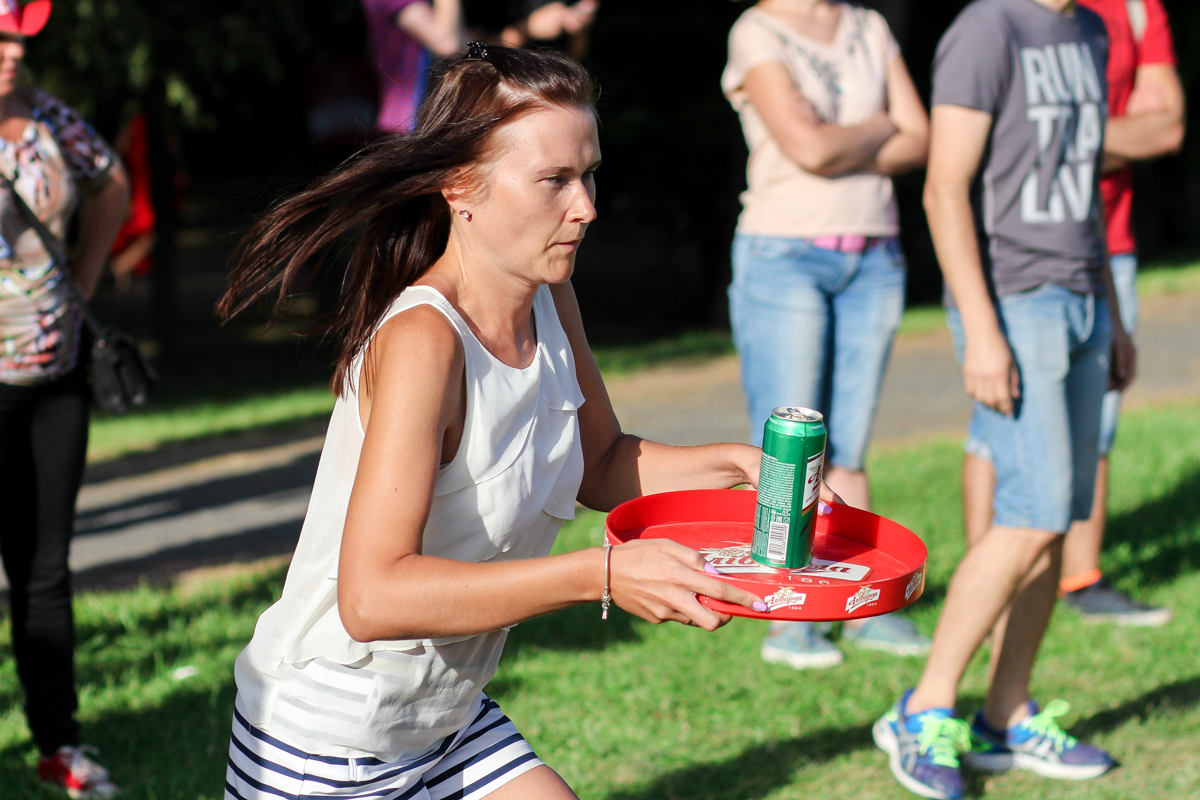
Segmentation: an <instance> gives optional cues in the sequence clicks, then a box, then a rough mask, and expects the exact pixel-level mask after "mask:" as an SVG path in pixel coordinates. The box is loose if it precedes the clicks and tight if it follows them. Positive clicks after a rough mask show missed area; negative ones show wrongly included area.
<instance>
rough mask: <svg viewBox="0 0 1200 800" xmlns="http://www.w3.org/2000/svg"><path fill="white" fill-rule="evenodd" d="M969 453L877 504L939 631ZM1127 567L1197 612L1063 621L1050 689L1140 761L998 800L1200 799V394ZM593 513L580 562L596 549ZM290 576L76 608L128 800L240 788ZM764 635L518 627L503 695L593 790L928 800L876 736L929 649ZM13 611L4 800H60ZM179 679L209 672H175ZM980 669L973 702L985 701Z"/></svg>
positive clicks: (1012, 779) (911, 458)
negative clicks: (273, 625)
mask: <svg viewBox="0 0 1200 800" xmlns="http://www.w3.org/2000/svg"><path fill="white" fill-rule="evenodd" d="M959 463H960V450H959V448H958V446H957V444H956V443H955V442H952V441H948V440H935V441H930V442H925V443H921V444H914V445H904V446H895V447H891V448H885V449H879V450H878V451H877V452H876V453H875V454H874V456H873V459H872V463H871V470H872V475H873V480H874V488H875V495H876V499H877V504H878V510H879V511H880V512H881V513H884V514H886V515H887V516H890V517H892V518H894V519H897V520H899V521H901V522H903V523H905V524H907V525H908V526H910V527H911V528H913V529H914V530H916V531H917V532H918V533H920V534H921V535H922V536H923V537H924V538H925V539H926V541H927V543H928V544H929V548H930V561H929V579H928V584H927V591H926V597H925V598H924V599H923V600H922V601H921V602H920V603H918V604H917V606H916V607H915V608H914V609H913V611H912V616H913V617H914V619H915V620H916V621H917V623H918V624H919V625H920V626H921V627H922V628H923V629H924V630H926V631H927V632H928V631H931V630H932V627H933V625H934V623H935V620H936V617H937V613H938V609H939V605H940V603H941V599H942V596H943V593H944V590H945V585H946V581H947V579H948V577H949V575H950V573H951V571H952V569H953V567H954V565H955V564H956V563H957V560H958V559H959V557H960V555H961V553H962V534H961V523H960V518H959V510H958V508H959V491H958V480H957V473H958V467H959ZM1113 470H1114V472H1113V474H1114V476H1115V478H1116V481H1115V486H1114V490H1113V496H1112V513H1113V518H1112V523H1111V531H1110V537H1109V538H1110V547H1109V549H1108V551H1107V554H1106V556H1105V558H1106V569H1107V571H1108V574H1109V576H1110V577H1111V578H1112V579H1113V580H1115V581H1116V582H1117V584H1118V585H1119V586H1121V587H1123V588H1125V589H1129V590H1136V592H1137V594H1138V595H1139V596H1141V597H1144V598H1146V599H1148V600H1150V601H1152V602H1157V603H1164V604H1167V605H1170V606H1171V607H1172V608H1174V609H1175V610H1176V612H1177V617H1176V619H1175V620H1174V622H1172V623H1171V624H1170V625H1169V626H1168V627H1166V628H1162V629H1158V630H1136V629H1118V628H1114V627H1105V626H1089V625H1085V624H1083V623H1081V622H1080V621H1079V620H1078V619H1077V618H1076V617H1074V616H1073V615H1072V614H1071V613H1070V612H1069V611H1067V610H1064V609H1059V610H1058V611H1057V612H1056V614H1055V617H1054V620H1053V622H1052V625H1051V629H1050V633H1049V635H1048V637H1047V640H1046V643H1045V646H1044V647H1043V652H1042V658H1041V661H1040V664H1039V667H1038V670H1037V672H1036V674H1035V678H1034V684H1035V691H1036V694H1037V696H1038V697H1040V698H1042V699H1043V700H1049V699H1051V698H1055V697H1062V698H1065V699H1068V700H1069V701H1070V702H1071V703H1072V704H1073V709H1072V711H1071V713H1070V716H1069V717H1068V718H1067V719H1066V720H1065V722H1066V724H1067V725H1068V726H1069V728H1070V729H1071V730H1072V731H1073V732H1074V733H1076V734H1078V735H1081V736H1086V737H1087V738H1088V739H1090V740H1091V741H1093V742H1095V743H1097V744H1099V745H1102V746H1104V747H1107V748H1109V749H1111V750H1112V752H1113V753H1115V754H1116V755H1117V757H1118V758H1119V759H1120V761H1121V767H1120V768H1119V769H1117V770H1115V771H1114V772H1113V773H1111V774H1110V775H1107V776H1105V777H1103V778H1100V779H1098V780H1095V781H1091V782H1087V783H1081V784H1076V783H1066V782H1055V781H1050V780H1046V779H1041V778H1037V777H1034V776H1032V775H1027V774H1012V775H1005V776H1000V777H996V778H992V779H990V780H987V781H983V780H977V781H976V782H975V783H974V784H973V790H974V792H976V793H977V794H979V795H981V796H986V797H988V798H1013V799H1016V798H1020V799H1021V800H1026V799H1027V798H1030V799H1033V798H1083V797H1087V798H1112V800H1117V799H1118V798H1119V799H1120V800H1131V799H1133V800H1151V799H1152V798H1161V799H1162V800H1178V799H1179V798H1183V797H1196V796H1200V759H1198V758H1197V756H1196V753H1197V752H1200V664H1198V661H1197V649H1196V644H1195V643H1196V642H1197V641H1198V640H1200V617H1198V615H1197V611H1196V609H1197V608H1200V404H1197V403H1191V404H1185V405H1177V406H1169V407H1162V408H1149V409H1142V410H1140V411H1137V412H1135V413H1133V414H1130V415H1129V416H1128V418H1127V421H1126V423H1125V425H1124V427H1123V428H1122V442H1121V444H1120V446H1119V447H1118V450H1117V452H1116V453H1115V454H1114V464H1113ZM602 525H603V517H602V515H600V514H596V513H585V514H581V515H580V517H579V518H578V519H577V520H576V521H575V522H573V523H571V524H569V525H568V526H567V527H566V528H565V529H564V533H563V536H562V537H561V539H560V544H559V547H560V548H567V549H569V548H578V547H584V546H588V545H591V544H594V543H596V542H597V541H598V540H599V536H600V531H601V528H602ZM281 584H282V572H281V570H279V569H275V570H267V571H260V572H258V573H253V574H243V575H240V576H234V577H225V578H222V579H212V580H209V581H207V582H200V583H197V582H194V581H193V582H191V583H188V584H185V585H180V586H176V587H175V588H171V589H158V588H150V587H142V588H140V589H136V590H131V591H123V592H117V593H111V594H85V595H82V596H80V597H78V598H77V600H76V610H77V624H78V630H79V648H78V672H79V676H78V677H79V683H80V686H81V695H82V697H81V700H82V710H81V713H80V716H81V719H82V721H83V724H84V734H85V739H86V741H89V742H92V743H95V744H97V745H99V746H101V747H102V748H103V751H104V752H103V759H102V760H103V762H104V763H105V764H106V765H108V766H109V767H110V768H111V770H112V771H113V774H114V777H115V778H116V779H117V780H118V781H119V782H120V783H121V784H122V785H123V786H124V787H125V788H126V794H125V797H127V798H129V799H130V800H143V799H145V800H199V799H200V798H206V799H207V798H213V799H214V800H215V798H219V797H220V796H221V787H222V776H223V773H224V760H225V749H226V747H227V743H228V735H229V720H230V713H231V708H232V703H233V691H234V690H233V686H232V666H233V660H234V658H235V656H236V655H237V653H238V651H239V650H240V649H241V647H242V646H243V645H244V644H245V642H246V640H247V639H248V638H249V637H250V635H251V633H252V631H253V627H254V622H255V619H256V617H257V615H258V613H259V612H260V611H261V610H262V609H263V608H265V607H266V605H267V604H268V603H270V602H271V600H272V598H274V597H275V596H277V594H278V592H279V591H280V587H281ZM764 628H765V624H764V623H761V622H751V621H747V620H735V621H734V622H733V623H732V624H730V625H729V626H727V627H726V628H724V629H723V630H721V631H719V632H717V633H716V634H712V635H710V634H705V633H704V632H702V631H699V630H696V629H690V628H684V627H681V626H678V625H664V626H659V627H655V626H651V625H648V624H644V623H642V622H641V621H639V620H635V619H633V618H631V617H630V616H628V615H626V614H625V613H624V612H620V611H617V612H615V614H614V615H612V616H611V617H610V619H609V620H608V621H607V622H606V623H602V622H601V621H600V613H599V608H598V606H597V605H595V604H592V605H587V606H582V607H578V608H575V609H571V610H568V611H565V612H561V613H558V614H554V615H551V616H548V617H545V618H542V619H539V620H535V621H531V622H528V623H525V624H522V625H520V626H518V627H517V628H516V629H515V630H514V631H513V634H512V636H511V637H510V639H509V647H508V650H507V653H506V655H505V658H504V660H503V661H502V663H501V667H500V671H499V673H498V675H497V676H496V679H495V680H494V681H493V682H492V684H491V685H490V686H489V693H491V694H492V695H493V696H494V697H495V698H497V699H498V700H500V701H501V702H502V703H503V705H504V708H505V710H506V712H507V713H508V714H509V715H510V716H511V717H512V718H513V719H514V720H515V721H516V723H517V724H518V726H519V727H520V728H521V729H522V731H523V732H524V733H525V735H526V736H527V737H528V738H529V739H530V740H531V742H532V743H533V744H534V746H535V747H536V748H537V750H538V752H539V753H540V754H541V755H542V757H543V758H545V759H546V761H548V762H549V763H550V764H551V765H552V766H554V767H555V768H557V769H558V770H559V771H560V772H561V773H562V774H563V775H564V776H565V777H566V778H567V780H568V781H569V782H570V783H571V784H572V785H573V786H574V787H575V788H576V790H577V791H578V792H579V794H580V796H581V797H583V798H606V799H607V800H672V799H674V798H680V799H682V798H686V799H687V800H706V799H708V800H759V799H760V798H761V799H763V800H766V798H770V799H771V800H784V798H787V799H789V800H800V799H801V798H805V799H807V798H814V797H830V798H854V800H860V799H862V800H865V799H866V798H901V797H908V796H909V795H907V794H906V793H905V792H904V791H903V790H901V789H900V788H899V787H898V786H897V785H896V784H895V782H894V781H893V779H892V778H891V776H890V774H889V773H888V771H887V767H886V764H885V759H884V757H883V756H882V754H881V753H879V752H877V751H875V750H874V749H873V746H872V745H871V741H870V725H871V723H872V722H873V721H874V719H875V718H876V717H877V716H878V715H879V714H880V713H882V712H883V711H884V710H885V709H886V708H887V707H888V706H889V704H891V703H892V702H893V701H894V700H895V698H896V697H897V696H898V695H899V694H900V693H901V692H902V691H903V690H904V688H905V687H907V686H909V685H911V684H912V683H913V682H914V680H915V679H916V677H917V675H918V672H919V670H920V667H921V661H920V660H919V659H898V658H895V657H890V656H886V655H882V654H876V653H868V652H860V651H855V650H852V649H849V648H847V660H846V663H845V664H844V665H843V666H842V667H840V668H837V669H834V670H827V671H819V672H804V673H801V672H795V671H793V670H790V669H788V668H787V667H781V666H773V665H767V664H764V663H763V662H762V661H761V660H759V658H758V655H757V649H758V645H759V643H760V641H761V637H762V635H763V632H764ZM10 650H11V643H10V639H9V631H8V623H7V621H3V622H0V797H3V799H4V800H35V799H44V800H50V798H56V797H58V795H57V794H55V793H54V792H52V791H50V790H47V789H44V788H41V787H40V786H39V785H38V784H37V783H36V782H35V781H34V780H33V778H32V766H33V764H34V762H35V757H36V756H35V753H34V750H33V747H32V745H31V743H30V742H29V739H28V731H27V729H26V727H25V723H24V719H23V717H22V715H21V713H20V711H19V710H18V709H19V704H20V692H19V689H18V685H17V679H16V674H15V669H14V666H13V662H12V658H11V657H10ZM182 667H194V668H195V675H194V676H193V677H188V678H184V679H178V678H177V677H176V674H177V670H179V669H180V668H182ZM983 680H984V660H983V655H982V654H981V655H980V657H978V658H977V659H976V660H975V662H974V663H973V665H972V667H971V669H970V671H969V674H968V676H967V678H966V681H965V684H964V686H963V702H962V710H963V711H970V710H972V709H973V708H974V707H975V706H976V705H977V704H978V702H979V698H980V695H981V692H982V691H983V686H984V684H983Z"/></svg>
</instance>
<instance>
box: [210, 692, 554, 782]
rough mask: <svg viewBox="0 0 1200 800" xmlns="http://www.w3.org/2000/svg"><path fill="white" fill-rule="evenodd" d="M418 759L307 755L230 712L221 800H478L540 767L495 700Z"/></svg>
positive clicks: (484, 702)
mask: <svg viewBox="0 0 1200 800" xmlns="http://www.w3.org/2000/svg"><path fill="white" fill-rule="evenodd" d="M480 698H481V701H482V706H481V708H480V710H479V713H478V714H477V715H476V716H475V719H474V720H473V721H472V722H471V723H470V724H469V725H467V726H466V727H464V728H463V729H462V730H460V731H459V732H458V733H455V734H452V735H450V736H447V737H446V738H445V739H443V740H442V741H441V742H439V743H438V744H437V745H435V746H434V747H432V748H430V749H429V750H428V751H427V752H425V753H424V754H422V755H420V756H417V757H416V758H411V759H407V760H404V761H393V762H390V763H389V762H385V761H380V760H378V759H375V758H333V757H331V756H318V755H312V754H310V753H305V752H304V751H302V750H299V749H298V748H295V747H292V746H291V745H289V744H286V743H284V742H281V741H280V740H279V739H276V738H274V737H273V736H270V735H269V734H267V733H264V732H263V731H260V730H259V729H258V728H255V727H254V726H253V725H251V724H250V723H249V722H247V721H246V719H245V717H243V716H242V715H241V713H240V712H239V711H238V710H237V709H236V708H235V709H234V711H233V738H232V739H231V740H230V742H229V766H228V768H227V770H226V772H225V800H278V798H281V797H283V798H287V799H288V800H325V799H326V798H346V799H347V800H349V798H354V799H355V800H359V798H361V799H362V800H368V799H369V800H478V798H483V797H486V796H487V795H489V794H491V793H492V792H494V791H496V790H497V789H499V788H500V787H501V786H503V785H504V784H506V783H508V782H509V781H511V780H513V779H514V778H516V777H517V776H519V775H522V774H524V773H526V772H528V771H529V770H531V769H533V768H534V767H537V766H540V765H541V764H542V760H541V759H540V758H538V757H537V755H536V754H535V753H534V752H533V748H532V747H530V746H529V743H528V742H526V741H525V737H523V736H521V734H520V733H519V732H518V731H517V728H516V726H515V725H513V723H512V720H510V719H509V718H508V717H506V716H505V715H504V712H503V711H501V710H500V706H499V705H498V704H497V703H496V701H495V700H492V699H491V698H490V697H488V696H487V695H480Z"/></svg>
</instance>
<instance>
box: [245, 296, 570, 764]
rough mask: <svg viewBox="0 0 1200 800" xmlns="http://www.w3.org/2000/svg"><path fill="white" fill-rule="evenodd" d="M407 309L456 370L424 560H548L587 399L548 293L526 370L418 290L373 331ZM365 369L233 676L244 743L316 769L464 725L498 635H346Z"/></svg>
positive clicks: (432, 739) (341, 410)
mask: <svg viewBox="0 0 1200 800" xmlns="http://www.w3.org/2000/svg"><path fill="white" fill-rule="evenodd" d="M418 305H431V306H433V307H434V308H436V309H438V310H439V311H441V312H442V313H443V314H444V315H445V316H446V318H447V319H448V320H449V321H450V323H451V324H452V325H453V326H454V328H455V330H456V331H458V335H459V338H460V339H461V340H462V345H463V351H464V353H465V355H466V424H465V427H464V429H463V436H462V442H461V444H460V445H459V448H458V452H457V453H456V454H455V456H454V459H453V460H452V461H451V462H450V463H449V464H446V465H444V466H443V467H442V468H441V469H440V470H439V471H438V476H437V482H436V484H435V486H434V492H433V494H434V496H433V503H432V507H431V509H430V512H429V521H428V522H427V523H426V526H425V531H424V538H423V540H422V545H421V552H422V553H423V554H425V555H432V556H439V557H442V558H453V559H456V560H459V561H470V562H484V561H508V560H512V559H520V558H535V557H539V556H545V555H548V554H549V552H550V548H551V547H552V546H553V544H554V539H555V537H556V536H557V535H558V531H559V528H561V527H562V523H563V521H564V520H568V519H573V518H574V516H575V497H576V495H577V494H578V493H579V484H580V481H581V480H582V478H583V451H582V449H581V446H580V442H579V423H578V420H577V412H578V408H579V406H580V405H582V403H583V395H582V393H581V392H580V390H579V383H578V382H577V380H576V377H575V360H574V357H573V355H572V352H571V346H570V344H569V343H568V341H567V336H566V333H565V332H564V331H563V328H562V325H561V323H560V322H559V320H558V313H557V311H556V309H555V307H554V300H553V298H552V297H551V295H550V290H549V288H548V287H545V286H543V287H541V288H540V289H538V292H537V296H536V298H535V299H534V303H533V319H534V325H535V330H536V333H537V338H538V343H537V354H536V356H535V357H534V359H533V363H532V364H531V365H530V366H528V367H526V368H525V369H517V368H515V367H510V366H507V365H506V364H504V363H502V362H501V361H499V360H498V359H497V358H495V357H494V356H493V355H492V354H491V353H489V352H488V351H487V349H486V348H484V346H483V345H482V344H480V342H479V340H478V339H476V338H475V335H474V334H473V333H472V332H471V330H470V328H469V327H467V324H466V322H464V321H463V319H462V317H461V316H459V314H458V312H457V311H455V310H454V308H453V307H452V306H451V305H450V303H449V302H448V301H447V300H446V298H444V297H443V296H442V295H441V294H440V293H439V292H438V291H437V290H436V289H433V288H431V287H429V286H412V287H409V288H408V289H406V290H405V291H404V292H403V293H402V294H401V295H400V296H399V297H398V298H396V300H395V302H394V303H392V306H391V308H390V309H389V310H388V312H387V313H386V314H385V315H384V317H383V319H382V320H381V321H380V323H379V324H380V325H383V323H384V322H386V321H387V320H388V319H390V318H391V317H393V316H395V315H396V314H399V313H400V312H402V311H405V310H406V309H409V308H412V307H414V306H418ZM364 350H365V348H364ZM361 359H362V356H361V355H360V356H359V358H358V359H356V360H355V363H354V364H353V366H352V368H351V370H350V376H351V377H350V380H349V384H348V386H347V390H346V391H345V392H344V393H343V395H342V397H340V398H339V399H338V401H337V403H336V405H335V406H334V409H333V416H332V417H331V418H330V421H329V430H328V432H327V433H326V435H325V445H324V447H323V448H322V450H321V461H320V465H319V466H318V467H317V477H316V481H315V483H314V485H313V492H312V498H311V499H310V500H309V505H308V513H307V514H306V516H305V518H304V527H303V529H302V531H301V533H300V541H299V544H298V545H297V546H296V553H295V556H294V557H293V558H292V563H291V567H290V568H289V569H288V575H287V581H286V583H285V584H284V587H283V596H282V597H281V598H280V600H279V601H278V602H277V603H275V604H274V605H273V606H271V607H270V608H268V609H267V610H266V611H265V612H263V615H262V616H261V617H260V618H259V620H258V625H257V626H256V627H255V630H254V638H253V639H251V641H250V644H249V645H247V647H246V649H245V650H243V651H242V653H241V655H239V656H238V659H237V663H236V665H235V667H234V673H235V677H236V682H237V688H238V707H239V709H240V710H241V713H242V714H243V715H244V716H245V717H246V718H247V720H248V721H249V722H250V723H251V724H253V725H255V726H256V727H258V728H260V729H262V730H265V731H267V732H269V733H271V734H272V735H274V736H276V737H278V738H280V739H283V740H284V741H286V742H289V743H291V744H293V745H294V746H296V747H298V748H300V749H302V750H304V751H306V752H308V753H310V754H313V755H326V756H337V757H342V758H362V757H373V758H379V759H381V760H384V761H396V760H399V759H401V758H404V757H408V756H415V755H418V754H420V753H423V752H424V751H426V750H427V749H428V748H429V747H430V746H432V745H433V744H434V743H436V742H437V741H438V740H439V739H441V738H443V737H445V736H448V735H450V734H451V733H454V732H455V731H457V730H459V729H460V728H462V727H463V726H464V725H466V724H467V723H468V722H469V721H470V720H469V714H470V713H471V709H472V706H473V705H474V703H475V702H476V698H477V697H478V695H479V692H480V690H481V689H482V688H483V686H484V685H485V684H486V683H487V682H488V681H489V680H490V679H491V677H492V675H493V674H494V673H495V671H496V664H497V662H498V661H499V659H500V651H501V649H502V647H503V645H504V639H505V637H506V636H507V631H506V630H499V631H492V632H490V633H483V634H478V635H473V636H458V637H453V638H448V639H407V640H395V641H377V642H368V643H362V642H356V641H355V640H354V639H352V638H350V635H349V634H348V633H347V632H346V629H345V627H343V625H342V622H341V617H340V616H339V614H338V608H337V574H338V554H339V551H340V549H341V540H342V529H343V526H344V525H345V521H346V510H347V507H348V505H349V502H350V490H351V488H352V487H353V485H354V476H355V472H356V470H357V468H358V459H359V454H360V453H361V451H362V444H363V427H362V422H361V420H360V419H359V415H358V376H359V372H360V367H361Z"/></svg>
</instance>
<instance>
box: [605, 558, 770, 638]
mask: <svg viewBox="0 0 1200 800" xmlns="http://www.w3.org/2000/svg"><path fill="white" fill-rule="evenodd" d="M609 566H610V577H609V591H610V592H611V593H612V599H613V602H614V603H616V604H617V605H618V606H620V607H621V608H623V609H625V610H626V611H628V612H629V613H630V614H633V615H634V616H636V617H641V618H642V619H644V620H646V621H647V622H652V623H654V624H655V625H657V624H659V623H662V622H667V621H672V622H681V623H683V624H684V625H694V626H696V627H698V628H703V629H704V630H706V631H715V630H716V629H717V628H720V627H721V626H722V625H724V624H726V623H727V622H729V620H730V619H732V617H730V616H729V615H728V614H722V613H720V612H717V611H713V610H712V609H711V608H706V607H705V606H702V605H701V604H700V601H699V600H697V599H696V595H698V594H702V595H704V596H705V597H711V598H713V599H714V600H721V601H723V602H726V603H736V604H738V605H741V606H745V607H746V608H749V609H752V610H754V611H758V612H764V611H766V610H767V605H766V603H764V602H763V601H762V598H760V597H755V596H754V595H752V594H750V592H747V591H745V590H743V589H739V588H737V587H736V586H733V585H732V584H729V583H726V582H724V581H720V580H717V579H716V578H713V577H710V575H711V570H712V567H709V566H708V562H707V561H705V560H704V556H702V555H700V554H699V553H698V552H696V551H695V550H693V549H691V548H690V547H684V546H683V545H681V544H679V543H677V542H672V541H671V540H670V539H634V540H632V541H629V542H626V543H625V544H621V545H617V546H615V547H613V549H612V553H611V554H610V562H609ZM706 567H707V569H706ZM706 573H709V574H706Z"/></svg>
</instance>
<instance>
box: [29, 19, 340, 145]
mask: <svg viewBox="0 0 1200 800" xmlns="http://www.w3.org/2000/svg"><path fill="white" fill-rule="evenodd" d="M359 14H360V11H359V7H358V3H357V2H355V0H209V1H208V2H196V1H195V0H57V2H56V3H55V4H54V13H53V14H52V16H51V18H50V22H49V24H48V25H47V26H46V29H45V31H44V32H43V33H42V34H41V35H40V36H38V37H37V38H36V39H34V40H32V41H31V43H30V47H31V52H30V58H29V62H30V64H31V67H32V69H33V71H34V77H35V79H36V80H37V81H38V82H39V83H41V84H42V85H43V86H45V87H46V88H47V89H48V90H50V91H52V92H56V93H58V94H60V95H61V96H63V97H65V98H67V99H68V100H69V101H70V102H72V103H73V104H74V105H76V106H77V107H78V108H79V110H80V111H81V112H83V113H84V114H85V115H86V116H90V117H96V118H100V119H104V118H109V117H111V115H112V114H113V109H122V110H123V109H124V106H125V105H126V104H127V102H128V101H129V100H130V99H136V98H145V97H146V96H147V95H151V94H153V95H159V96H161V97H162V98H163V99H165V100H166V102H167V104H168V105H169V106H170V107H171V108H173V109H174V110H175V111H176V112H177V114H178V117H179V120H180V121H181V122H183V124H184V125H185V126H187V127H192V128H194V127H200V126H212V125H216V124H219V123H220V122H221V121H222V120H220V119H218V117H217V116H216V114H215V109H217V108H219V107H221V106H222V105H225V104H226V101H228V99H229V98H230V97H231V96H233V95H235V94H236V93H238V92H239V91H240V89H241V88H242V87H244V86H245V85H246V84H247V82H253V83H258V84H262V85H266V86H272V85H278V84H280V83H282V82H284V81H286V80H289V78H290V77H291V76H289V74H288V73H289V67H292V66H293V65H295V64H297V63H299V62H302V61H303V60H305V59H313V58H319V57H320V56H321V54H323V53H324V52H327V51H328V50H329V49H330V47H331V45H332V44H334V43H333V42H331V40H330V37H329V32H330V31H334V32H338V31H343V30H345V29H348V28H353V27H354V26H355V24H356V23H357V22H358V16H359ZM358 44H359V46H360V48H361V42H358ZM260 91H261V90H260Z"/></svg>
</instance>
